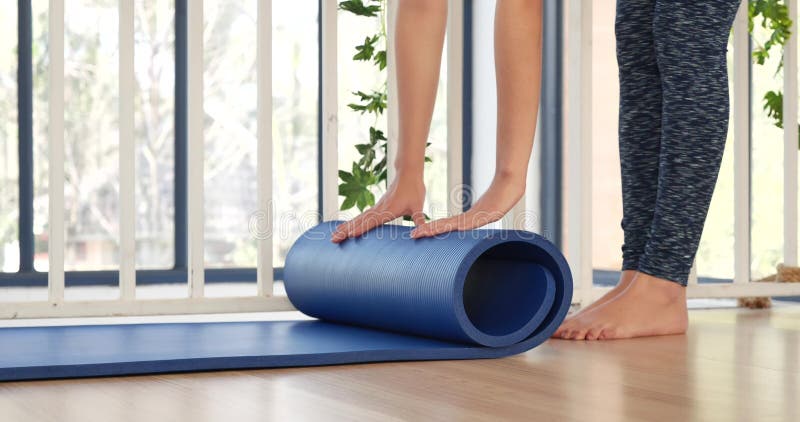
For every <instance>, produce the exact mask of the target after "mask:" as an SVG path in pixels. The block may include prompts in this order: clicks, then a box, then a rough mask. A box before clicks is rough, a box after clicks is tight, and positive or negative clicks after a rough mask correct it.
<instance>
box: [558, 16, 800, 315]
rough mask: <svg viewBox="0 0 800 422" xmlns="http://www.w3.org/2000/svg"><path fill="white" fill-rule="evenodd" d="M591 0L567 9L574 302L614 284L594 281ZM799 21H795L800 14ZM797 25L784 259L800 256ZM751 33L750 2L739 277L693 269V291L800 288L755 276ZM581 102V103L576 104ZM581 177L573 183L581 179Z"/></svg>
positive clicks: (738, 130)
mask: <svg viewBox="0 0 800 422" xmlns="http://www.w3.org/2000/svg"><path fill="white" fill-rule="evenodd" d="M787 4H788V6H789V9H790V13H791V14H790V16H792V18H793V19H794V18H795V17H797V0H787ZM592 5H593V2H592V0H570V2H569V3H568V12H567V17H566V25H567V28H566V31H567V33H568V34H569V35H568V45H567V49H568V52H567V54H568V60H569V64H570V65H569V69H568V70H567V75H566V78H567V86H568V104H569V105H570V107H571V108H570V109H569V111H568V112H567V116H566V119H567V132H568V135H567V136H568V139H567V159H566V161H567V166H568V170H567V174H568V182H569V183H570V187H568V195H569V196H568V204H569V205H568V209H567V222H568V233H569V238H568V239H567V248H568V250H567V255H568V260H569V262H570V265H571V267H572V271H573V274H574V276H575V277H574V278H575V296H574V297H575V299H574V301H575V302H578V303H586V302H587V301H588V302H590V301H592V300H594V299H596V298H597V297H599V296H600V295H602V294H603V293H605V292H606V291H607V290H608V288H602V287H597V286H595V285H594V284H593V281H592V270H593V268H592V259H591V256H592V250H591V244H592V230H591V212H592V207H591V189H592V186H591V172H592V170H591V169H592V167H591V164H592V160H591V148H592V138H591V131H592V126H591V124H592V114H591V113H592V110H591V103H592V101H591V92H592V85H591V84H592V79H591V72H592V64H591V60H592V34H591V28H592ZM795 28H796V21H795ZM796 33H797V31H796V29H794V28H793V30H792V34H793V35H792V37H791V38H790V41H789V42H788V43H787V45H786V49H785V51H784V72H785V74H784V75H785V77H784V80H785V82H784V118H785V119H786V120H785V122H784V125H783V126H784V128H785V129H784V157H785V161H784V192H783V195H784V210H783V211H784V259H783V262H784V263H785V264H787V265H796V264H797V252H798V248H797V243H798V239H797V217H798V209H797V200H798V183H797V176H798V165H797V139H798V133H797V123H798V122H797V111H798V110H797V106H798V105H797V103H798V87H797V77H798V73H797V72H798V67H797V37H796V36H795V35H796ZM749 42H750V35H749V31H748V17H747V2H746V1H744V2H743V3H742V6H741V7H740V10H739V13H738V14H737V16H736V20H735V23H734V30H733V50H734V51H733V55H734V59H733V92H732V102H733V121H732V122H731V130H732V131H733V139H734V147H733V152H734V167H735V171H734V177H735V179H734V190H735V193H734V204H733V207H734V224H735V228H734V238H735V244H734V266H735V269H734V280H733V283H724V284H723V283H714V284H702V285H699V284H697V269H696V268H693V269H692V276H691V279H690V284H689V287H688V292H687V293H688V296H689V297H693V298H698V297H706V298H711V297H742V296H796V295H800V283H777V282H751V280H750V230H751V228H750V218H751V212H750V191H751V189H750V74H749V73H750V51H749ZM575 104H578V105H579V106H575ZM576 181H577V185H575V184H574V183H576Z"/></svg>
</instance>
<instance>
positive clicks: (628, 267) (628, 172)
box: [554, 0, 662, 336]
mask: <svg viewBox="0 0 800 422" xmlns="http://www.w3.org/2000/svg"><path fill="white" fill-rule="evenodd" d="M655 7H656V0H618V1H617V15H616V22H615V26H614V29H615V35H616V40H617V64H618V66H619V156H620V163H621V166H620V167H621V169H622V214H623V217H622V229H623V231H624V233H625V243H624V244H623V245H622V275H621V277H620V281H619V283H618V284H617V286H616V287H614V288H613V289H612V290H611V291H610V292H608V293H606V294H605V295H604V296H603V297H601V298H600V299H598V300H597V301H595V302H594V303H592V304H591V305H589V306H588V307H586V308H584V309H582V310H581V311H580V312H579V313H578V314H576V315H575V316H573V317H571V318H570V319H572V318H574V317H576V316H578V315H580V314H582V313H584V312H587V311H589V310H591V309H594V308H596V307H597V306H600V305H602V304H604V303H606V302H608V301H609V300H610V299H612V298H614V297H615V296H617V295H618V294H619V293H620V292H622V291H623V290H625V288H627V287H628V285H629V284H630V283H631V281H633V278H634V276H635V275H636V269H637V268H638V267H639V258H640V257H641V256H642V255H643V254H644V248H645V245H646V244H647V240H648V239H649V237H650V225H651V224H652V222H653V212H654V209H655V202H656V192H657V191H658V156H659V151H660V148H661V102H662V96H661V74H660V73H659V71H658V62H657V60H656V49H655V42H654V40H653V14H654V13H655ZM560 331H561V330H559V331H557V332H556V334H554V335H555V336H560V334H561V332H560Z"/></svg>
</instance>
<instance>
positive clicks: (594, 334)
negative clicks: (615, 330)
mask: <svg viewBox="0 0 800 422" xmlns="http://www.w3.org/2000/svg"><path fill="white" fill-rule="evenodd" d="M602 331H603V330H602V329H601V328H599V327H593V328H590V329H589V330H588V331H586V340H597V338H598V337H599V336H600V333H601V332H602Z"/></svg>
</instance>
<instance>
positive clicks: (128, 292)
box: [119, 1, 136, 300]
mask: <svg viewBox="0 0 800 422" xmlns="http://www.w3.org/2000/svg"><path fill="white" fill-rule="evenodd" d="M134 86H135V75H134V8H133V2H132V1H121V2H119V209H120V211H119V284H120V297H121V298H122V299H123V300H131V299H134V298H135V297H136V240H135V237H136V217H135V212H136V211H135V208H134V207H135V184H134V183H135V172H136V170H135V161H136V160H135V159H136V147H135V144H134Z"/></svg>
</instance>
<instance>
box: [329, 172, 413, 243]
mask: <svg viewBox="0 0 800 422" xmlns="http://www.w3.org/2000/svg"><path fill="white" fill-rule="evenodd" d="M424 203H425V183H424V182H423V181H422V175H419V176H416V175H415V176H405V175H402V174H398V175H397V177H396V178H395V180H394V181H393V182H392V184H391V185H390V186H389V190H388V191H387V192H386V194H385V195H383V197H382V198H381V199H380V201H378V203H377V204H375V206H373V207H372V208H370V209H368V210H367V211H365V212H363V213H362V214H361V215H359V216H357V217H356V218H354V219H352V220H350V221H348V222H346V223H342V224H340V225H339V226H337V227H336V230H335V231H334V232H333V235H332V236H331V241H332V242H334V243H340V242H342V241H343V240H345V239H347V238H350V237H356V236H360V235H361V234H363V233H365V232H368V231H370V230H372V229H373V228H375V227H377V226H380V225H381V224H385V223H388V222H390V221H392V220H394V219H396V218H398V217H403V216H410V217H411V219H412V220H413V221H414V224H416V225H417V226H419V225H421V224H424V223H425V214H424V213H423V212H422V205H423V204H424Z"/></svg>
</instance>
